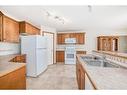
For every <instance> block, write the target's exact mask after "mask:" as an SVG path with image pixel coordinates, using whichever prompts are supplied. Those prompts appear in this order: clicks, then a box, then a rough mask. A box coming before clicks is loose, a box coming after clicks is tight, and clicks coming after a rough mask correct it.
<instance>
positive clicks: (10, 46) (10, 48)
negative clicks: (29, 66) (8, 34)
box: [0, 42, 20, 56]
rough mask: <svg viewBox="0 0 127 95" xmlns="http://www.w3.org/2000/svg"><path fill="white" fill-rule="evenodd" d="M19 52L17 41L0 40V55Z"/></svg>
mask: <svg viewBox="0 0 127 95" xmlns="http://www.w3.org/2000/svg"><path fill="white" fill-rule="evenodd" d="M18 53H20V44H19V43H7V42H0V56H2V55H9V54H18Z"/></svg>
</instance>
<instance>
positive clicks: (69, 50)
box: [65, 38, 76, 64]
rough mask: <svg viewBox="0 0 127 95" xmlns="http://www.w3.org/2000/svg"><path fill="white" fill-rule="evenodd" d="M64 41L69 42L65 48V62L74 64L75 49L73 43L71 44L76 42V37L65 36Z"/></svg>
mask: <svg viewBox="0 0 127 95" xmlns="http://www.w3.org/2000/svg"><path fill="white" fill-rule="evenodd" d="M65 43H67V44H71V45H67V46H66V48H65V64H76V49H75V45H72V44H75V43H76V39H75V38H67V39H65Z"/></svg>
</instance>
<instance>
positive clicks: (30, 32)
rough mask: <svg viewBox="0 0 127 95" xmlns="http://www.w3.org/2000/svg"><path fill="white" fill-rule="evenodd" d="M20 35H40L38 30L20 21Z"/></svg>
mask: <svg viewBox="0 0 127 95" xmlns="http://www.w3.org/2000/svg"><path fill="white" fill-rule="evenodd" d="M19 31H20V33H27V34H28V35H40V29H39V28H37V27H35V26H33V25H32V24H30V23H28V22H25V21H22V22H20V23H19Z"/></svg>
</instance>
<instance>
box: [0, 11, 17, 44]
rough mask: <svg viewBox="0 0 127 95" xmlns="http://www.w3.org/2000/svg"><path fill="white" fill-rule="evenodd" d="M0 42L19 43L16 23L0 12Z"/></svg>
mask: <svg viewBox="0 0 127 95" xmlns="http://www.w3.org/2000/svg"><path fill="white" fill-rule="evenodd" d="M0 41H1V42H19V23H18V21H16V20H14V19H12V18H10V17H7V16H5V15H4V14H3V13H2V12H0Z"/></svg>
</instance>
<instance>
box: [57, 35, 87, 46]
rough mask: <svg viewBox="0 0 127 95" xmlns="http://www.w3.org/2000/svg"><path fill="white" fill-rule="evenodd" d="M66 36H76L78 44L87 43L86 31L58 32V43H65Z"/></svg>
mask: <svg viewBox="0 0 127 95" xmlns="http://www.w3.org/2000/svg"><path fill="white" fill-rule="evenodd" d="M66 38H76V44H84V43H85V33H58V34H57V44H65V39H66Z"/></svg>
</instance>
